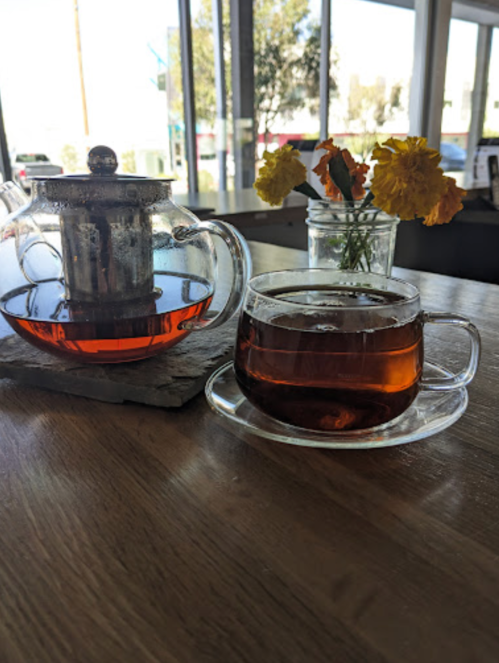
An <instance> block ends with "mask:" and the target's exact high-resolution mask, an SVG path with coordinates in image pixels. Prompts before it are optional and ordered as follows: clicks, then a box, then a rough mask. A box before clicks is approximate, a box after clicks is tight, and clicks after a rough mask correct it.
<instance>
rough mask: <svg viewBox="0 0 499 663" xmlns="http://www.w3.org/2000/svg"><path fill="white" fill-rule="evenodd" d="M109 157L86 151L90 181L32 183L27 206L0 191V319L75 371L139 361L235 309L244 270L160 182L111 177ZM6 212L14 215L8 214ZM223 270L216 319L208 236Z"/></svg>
mask: <svg viewBox="0 0 499 663" xmlns="http://www.w3.org/2000/svg"><path fill="white" fill-rule="evenodd" d="M117 165H118V163H117V159H116V155H115V153H114V152H113V151H112V150H111V149H110V148H108V147H104V146H98V147H95V148H93V149H92V150H91V151H90V152H89V155H88V167H89V170H90V173H89V174H85V175H65V176H57V177H49V178H43V177H35V178H33V198H32V200H31V201H29V200H27V199H26V198H25V197H24V194H23V192H22V191H21V190H20V189H19V188H18V187H17V186H16V185H14V184H13V183H11V182H8V183H7V184H4V185H2V186H0V199H1V200H3V202H4V205H5V206H6V207H7V210H8V211H10V212H11V213H10V214H9V215H8V216H7V217H6V218H5V220H4V222H3V224H2V227H1V229H0V311H1V312H2V314H3V316H4V317H5V318H6V320H7V321H8V322H9V324H10V325H11V327H12V328H13V329H14V330H15V331H16V332H18V333H19V334H20V335H21V336H22V337H23V338H24V339H26V340H27V341H29V342H30V343H32V344H33V345H35V346H37V347H38V348H40V349H42V350H46V351H48V352H51V353H54V354H57V355H60V356H63V357H66V358H69V359H73V360H76V361H82V362H91V363H109V362H111V363H115V362H123V361H134V360H137V359H143V358H145V357H150V356H153V355H155V354H158V353H159V352H162V351H163V350H165V349H167V348H169V347H171V346H173V345H175V344H176V343H178V342H179V341H181V340H182V339H183V338H184V337H185V336H187V335H188V334H189V333H190V332H191V331H199V330H204V329H210V328H213V327H216V326H217V325H220V324H222V323H223V322H225V321H226V320H228V319H229V318H230V317H231V316H232V315H233V314H234V313H235V312H236V311H237V309H238V308H239V305H240V304H241V300H242V297H243V294H244V286H245V283H246V280H247V278H248V276H249V272H250V271H251V259H250V255H249V251H248V248H247V245H246V243H245V241H244V239H243V238H242V237H241V235H240V234H239V233H238V232H237V231H236V230H235V229H234V228H233V227H232V226H231V225H230V224H227V223H224V222H222V221H200V220H199V219H198V218H197V217H196V216H195V215H194V214H192V213H191V212H189V211H188V210H187V209H184V208H183V207H180V206H178V205H176V204H175V203H174V202H173V200H172V199H171V191H170V182H171V180H164V179H151V178H147V177H137V176H130V175H118V174H115V172H116V169H117ZM16 208H17V209H16ZM213 235H216V236H218V237H221V238H222V240H223V242H224V245H225V247H226V248H227V249H228V251H229V254H230V258H231V262H232V284H231V288H230V292H229V294H228V296H227V299H226V303H225V306H224V308H223V310H221V311H220V312H218V313H216V314H211V312H208V309H209V307H210V304H211V303H212V300H213V296H214V292H215V288H216V287H217V280H218V278H217V255H216V250H215V246H214V243H213V241H212V236H213Z"/></svg>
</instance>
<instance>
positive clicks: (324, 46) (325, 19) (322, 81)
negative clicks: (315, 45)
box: [319, 0, 331, 141]
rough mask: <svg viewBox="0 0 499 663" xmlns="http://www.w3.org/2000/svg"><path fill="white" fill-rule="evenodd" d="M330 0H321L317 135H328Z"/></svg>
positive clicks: (324, 138)
mask: <svg viewBox="0 0 499 663" xmlns="http://www.w3.org/2000/svg"><path fill="white" fill-rule="evenodd" d="M330 63H331V0H322V7H321V59H320V67H319V104H320V106H319V117H320V126H319V132H320V133H319V136H320V140H321V141H322V140H326V139H327V137H328V135H329V70H330V66H331V64H330Z"/></svg>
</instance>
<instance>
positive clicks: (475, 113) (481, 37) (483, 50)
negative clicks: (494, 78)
mask: <svg viewBox="0 0 499 663" xmlns="http://www.w3.org/2000/svg"><path fill="white" fill-rule="evenodd" d="M492 30H493V28H492V26H491V25H480V26H479V27H478V39H477V47H476V69H475V82H474V85H473V95H472V100H471V120H470V130H469V134H468V145H467V154H466V166H465V186H471V185H472V184H473V180H474V176H473V164H474V160H475V148H476V146H477V145H478V141H479V140H480V138H481V137H482V135H483V125H484V122H485V109H486V105H487V86H488V80H489V68H490V53H491V50H492Z"/></svg>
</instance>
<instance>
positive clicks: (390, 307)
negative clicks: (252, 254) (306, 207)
mask: <svg viewBox="0 0 499 663" xmlns="http://www.w3.org/2000/svg"><path fill="white" fill-rule="evenodd" d="M426 323H433V324H446V325H457V326H459V327H461V328H463V329H465V330H466V331H467V332H468V335H469V338H470V342H471V343H470V347H471V350H470V356H469V361H468V365H467V366H466V367H465V368H464V369H463V370H462V371H461V372H460V373H459V374H458V375H454V376H452V377H443V378H433V379H427V378H424V377H423V375H422V373H423V365H424V344H423V328H424V325H425V324H426ZM479 355H480V337H479V334H478V331H477V329H476V327H475V326H474V325H473V324H472V323H471V322H470V321H469V320H468V319H466V318H464V317H462V316H460V315H458V314H454V313H429V312H425V311H422V310H421V304H420V296H419V291H418V289H417V288H416V287H415V286H414V285H411V284H410V283H407V282H405V281H402V280H399V279H395V278H388V277H386V276H383V275H380V274H370V273H362V272H339V271H333V270H329V269H295V270H288V271H281V272H268V273H265V274H260V275H259V276H256V277H253V278H252V279H250V281H249V282H248V284H247V287H246V296H245V300H244V304H243V309H242V312H241V317H240V320H239V327H238V334H237V346H236V352H235V359H234V369H235V374H236V378H237V382H238V384H239V386H240V388H241V390H242V392H243V394H244V395H245V396H246V398H247V399H248V400H249V402H250V403H251V404H252V405H254V406H255V407H256V408H258V409H259V410H261V411H262V412H264V413H265V414H267V415H269V416H271V417H273V418H275V419H277V420H279V421H282V422H285V423H287V424H292V425H294V426H299V427H301V428H306V429H311V430H322V431H347V430H360V429H366V428H371V427H374V426H380V425H382V424H386V423H387V422H390V421H392V420H394V419H396V418H397V417H399V416H400V415H402V414H403V413H404V412H405V411H406V410H407V409H408V408H409V406H410V405H411V403H412V402H413V401H414V399H415V398H416V396H417V394H418V393H419V391H420V390H423V389H425V390H429V389H432V390H438V391H442V390H451V389H459V388H461V387H463V386H465V385H466V384H468V383H469V382H470V381H471V380H472V379H473V377H474V375H475V373H476V370H477V366H478V360H479Z"/></svg>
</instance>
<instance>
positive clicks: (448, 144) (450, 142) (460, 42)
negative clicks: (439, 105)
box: [440, 19, 478, 172]
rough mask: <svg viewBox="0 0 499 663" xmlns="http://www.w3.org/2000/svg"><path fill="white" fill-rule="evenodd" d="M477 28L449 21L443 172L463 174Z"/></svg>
mask: <svg viewBox="0 0 499 663" xmlns="http://www.w3.org/2000/svg"><path fill="white" fill-rule="evenodd" d="M477 38H478V25H477V24H476V23H470V22H468V21H460V20H457V19H452V20H451V22H450V28H449V46H448V51H447V66H446V71H445V99H446V101H445V102H444V109H443V114H442V135H441V144H440V152H441V154H442V161H441V162H440V166H441V167H442V168H443V170H444V172H446V171H447V172H460V171H464V168H465V163H466V148H467V145H468V132H469V128H470V122H471V102H472V91H473V86H474V82H475V69H476V48H477Z"/></svg>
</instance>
